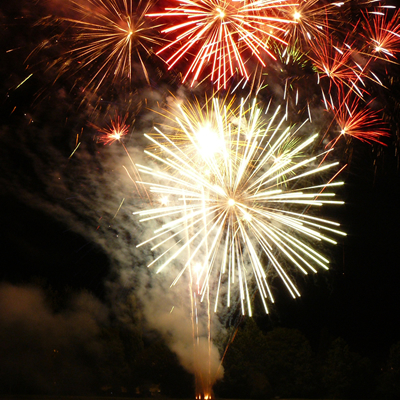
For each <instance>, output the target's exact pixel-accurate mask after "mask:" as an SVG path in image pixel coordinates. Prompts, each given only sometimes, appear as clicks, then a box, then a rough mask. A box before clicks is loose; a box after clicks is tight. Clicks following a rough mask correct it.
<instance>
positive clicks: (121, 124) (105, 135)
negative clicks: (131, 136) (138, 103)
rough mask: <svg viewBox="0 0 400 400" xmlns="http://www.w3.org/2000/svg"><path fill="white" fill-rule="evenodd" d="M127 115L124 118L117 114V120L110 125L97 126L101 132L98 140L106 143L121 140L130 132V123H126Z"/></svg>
mask: <svg viewBox="0 0 400 400" xmlns="http://www.w3.org/2000/svg"><path fill="white" fill-rule="evenodd" d="M127 117H128V115H126V116H125V117H124V118H121V117H120V116H118V115H117V116H116V118H115V120H112V121H111V122H110V125H109V126H107V127H106V128H97V127H95V128H97V130H98V132H99V133H100V136H99V138H98V141H99V142H101V143H103V144H105V145H107V144H108V145H110V144H112V143H114V142H115V141H118V142H119V141H121V139H122V138H123V137H124V136H125V135H127V134H128V132H129V125H127V124H126V120H127Z"/></svg>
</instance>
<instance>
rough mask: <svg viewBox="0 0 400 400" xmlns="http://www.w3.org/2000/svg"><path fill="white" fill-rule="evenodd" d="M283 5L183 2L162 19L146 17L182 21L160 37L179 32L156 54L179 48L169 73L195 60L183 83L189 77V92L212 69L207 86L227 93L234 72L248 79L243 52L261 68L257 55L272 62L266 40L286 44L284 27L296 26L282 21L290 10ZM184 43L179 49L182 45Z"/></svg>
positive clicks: (282, 1)
mask: <svg viewBox="0 0 400 400" xmlns="http://www.w3.org/2000/svg"><path fill="white" fill-rule="evenodd" d="M293 4H294V3H289V2H287V1H286V0H279V1H278V0H263V1H253V2H247V1H243V2H242V1H231V0H204V1H200V0H183V1H180V2H179V5H178V6H177V7H172V8H166V9H165V12H162V13H150V14H147V15H148V16H149V17H162V18H171V17H172V18H176V17H178V18H181V17H184V18H185V19H184V20H183V22H181V23H177V24H176V25H173V26H171V27H169V28H166V29H164V30H163V31H162V32H163V33H171V32H175V31H178V32H182V33H180V34H178V36H177V37H176V39H175V40H173V41H172V42H171V43H170V44H168V45H167V46H165V47H163V48H162V49H161V50H159V51H158V52H157V54H161V53H163V52H164V51H166V50H168V49H170V48H173V47H176V46H179V49H178V50H177V51H176V52H175V53H173V54H172V56H170V57H169V58H168V59H167V60H166V63H167V64H168V66H169V69H171V68H172V67H173V66H174V65H175V64H176V63H178V62H179V61H181V60H182V58H183V57H186V56H187V55H189V54H190V51H194V52H197V53H196V54H195V56H194V60H193V61H192V63H191V65H190V67H189V68H188V70H187V72H186V75H185V76H184V78H183V82H185V81H186V80H187V78H188V76H189V75H190V74H193V78H192V84H191V85H192V86H193V85H194V83H195V81H196V80H198V78H199V75H200V73H201V72H202V71H203V70H204V69H205V68H206V67H207V65H211V80H212V81H215V82H216V84H217V87H218V88H220V87H224V88H226V87H227V82H228V80H229V79H230V78H231V77H232V76H233V75H234V74H235V69H236V68H238V70H239V74H240V75H241V76H244V77H245V78H246V79H248V78H249V74H248V71H247V68H246V66H245V63H246V58H245V57H246V56H245V55H244V53H245V52H249V53H250V54H251V55H252V56H254V57H255V58H257V59H258V61H259V62H260V63H261V64H262V65H263V66H265V62H264V61H263V59H262V53H263V52H264V53H266V54H268V55H269V56H270V57H272V58H273V59H275V56H274V55H273V54H272V53H271V51H270V50H269V47H270V46H269V44H268V41H269V40H270V39H272V40H275V41H279V42H281V43H285V44H286V42H285V41H284V40H283V39H282V38H281V36H282V35H283V33H284V32H285V29H284V28H283V26H284V25H287V24H290V23H295V22H294V21H293V20H292V19H286V18H284V17H282V9H283V8H285V7H289V6H292V5H293ZM182 43H183V44H182Z"/></svg>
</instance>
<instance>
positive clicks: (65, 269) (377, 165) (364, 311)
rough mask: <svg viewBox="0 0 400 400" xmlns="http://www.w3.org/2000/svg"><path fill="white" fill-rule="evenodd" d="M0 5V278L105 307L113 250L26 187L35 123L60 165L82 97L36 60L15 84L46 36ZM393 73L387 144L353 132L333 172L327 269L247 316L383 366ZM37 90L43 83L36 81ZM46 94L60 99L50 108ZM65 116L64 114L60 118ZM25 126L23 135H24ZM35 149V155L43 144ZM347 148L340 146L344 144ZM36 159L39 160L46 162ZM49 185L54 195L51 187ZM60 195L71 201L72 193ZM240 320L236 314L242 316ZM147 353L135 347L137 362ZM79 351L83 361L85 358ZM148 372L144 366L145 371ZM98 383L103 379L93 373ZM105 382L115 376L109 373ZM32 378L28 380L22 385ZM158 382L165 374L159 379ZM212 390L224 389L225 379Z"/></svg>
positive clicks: (397, 310) (393, 332)
mask: <svg viewBox="0 0 400 400" xmlns="http://www.w3.org/2000/svg"><path fill="white" fill-rule="evenodd" d="M2 7H4V5H2ZM0 12H1V14H0V17H1V26H2V38H1V42H0V43H1V54H2V55H1V66H0V77H1V94H0V96H1V97H0V101H1V120H0V126H1V133H0V134H1V136H0V146H2V148H1V150H0V157H1V159H0V174H1V178H0V183H1V194H0V206H1V209H0V210H1V211H0V238H1V240H0V254H1V259H2V261H1V267H0V282H2V284H3V285H7V284H12V285H14V286H15V287H17V288H20V287H24V285H29V287H35V288H40V290H42V291H43V293H45V295H44V297H45V298H47V299H48V298H49V293H52V295H50V297H52V296H53V301H54V304H56V306H54V304H53V306H54V309H56V310H57V309H58V310H64V309H68V307H69V306H67V305H66V304H67V303H68V302H69V301H70V298H71V296H72V295H71V293H81V292H82V291H85V292H89V293H90V296H92V297H93V298H95V299H97V300H96V301H99V302H100V303H101V304H103V305H105V306H106V308H112V306H111V305H110V297H109V294H110V290H109V286H107V285H108V282H110V281H111V282H113V281H115V279H114V275H115V270H114V269H113V267H112V263H111V260H110V258H111V257H110V255H109V254H107V253H106V252H105V251H104V250H103V249H102V248H101V247H100V246H99V245H98V244H96V243H94V242H92V241H90V240H88V239H87V237H85V236H84V235H82V234H80V233H79V232H74V230H73V229H71V226H69V225H68V224H66V223H65V221H60V218H58V216H57V215H55V214H54V213H53V212H52V211H51V210H49V211H48V212H46V210H45V209H43V208H40V207H38V203H37V202H33V203H34V204H32V203H31V196H30V195H29V194H31V195H32V196H33V197H35V196H36V195H37V194H38V193H41V191H42V190H44V187H42V182H41V180H40V178H39V177H38V176H37V174H36V173H35V169H36V168H38V165H35V163H34V161H35V157H34V156H35V154H33V155H32V152H33V153H34V152H35V151H38V152H39V151H40V145H37V143H38V142H40V140H41V138H40V136H39V135H38V133H40V131H41V129H43V132H45V133H44V134H45V135H47V136H48V135H49V132H50V130H51V129H52V128H53V129H54V131H57V133H56V134H55V136H54V142H53V145H54V146H55V147H57V148H63V146H65V147H66V149H67V150H65V151H64V159H60V160H59V162H60V164H62V166H63V167H62V169H60V170H62V171H65V169H68V155H69V154H70V152H71V149H73V145H72V144H73V143H74V140H75V138H74V135H71V127H72V128H73V129H75V131H77V130H79V128H77V127H79V126H80V125H85V122H84V121H82V120H81V115H82V113H81V109H79V110H80V111H79V112H75V110H76V107H77V106H76V102H75V99H74V97H75V94H74V92H73V91H71V92H69V93H68V94H67V95H66V96H65V97H62V98H63V101H62V103H60V100H59V99H60V98H61V97H60V91H61V90H65V87H67V85H68V84H69V81H68V80H65V81H63V79H61V80H60V81H58V82H56V83H55V84H53V85H47V83H46V82H47V80H48V77H46V76H45V75H42V74H41V73H40V72H37V71H36V72H35V73H34V76H33V77H31V78H30V79H29V80H28V81H27V82H26V83H24V84H23V85H22V86H21V87H19V88H16V86H17V85H18V82H21V81H22V80H23V79H24V78H25V77H26V76H28V75H29V74H30V70H29V69H27V67H26V62H25V59H26V57H27V54H29V52H30V51H31V50H32V49H33V48H35V46H36V45H37V43H38V42H39V41H40V40H41V39H42V38H41V37H40V35H43V36H44V37H45V36H46V33H43V32H39V33H37V36H35V35H34V34H33V33H34V32H35V34H36V32H37V31H35V30H34V29H33V28H32V22H33V21H34V19H35V18H34V17H35V15H34V14H35V13H34V12H32V10H31V9H29V8H28V7H27V5H26V4H25V3H23V2H15V4H13V5H7V9H5V8H3V10H1V11H0ZM36 12H37V13H38V10H36ZM24 19H26V22H25V21H24ZM14 49H15V50H14ZM9 50H13V51H9ZM396 68H397V67H396V66H393V69H392V75H394V76H397V74H398V71H399V70H398V68H397V69H396ZM39 69H40V68H39ZM396 85H398V84H396V83H394V86H393V87H390V88H389V89H388V91H390V92H391V96H392V99H393V104H392V108H391V109H390V110H389V111H388V110H386V112H390V114H391V117H390V118H389V123H390V124H391V129H392V132H391V137H390V138H388V139H387V140H386V142H387V146H386V147H383V146H376V145H373V146H370V145H368V144H363V143H361V142H356V143H353V144H352V146H351V162H350V164H349V166H348V167H347V169H346V170H345V171H344V173H343V174H342V176H343V179H344V180H345V182H346V184H345V187H344V188H343V189H342V190H341V192H340V196H341V198H343V199H344V200H345V206H343V207H341V208H340V209H337V210H335V211H333V216H334V218H335V219H336V220H338V221H340V222H341V224H342V227H343V230H344V231H346V232H347V234H348V236H347V237H346V238H345V239H343V240H340V242H339V244H338V245H337V247H336V248H335V249H333V250H331V251H332V254H331V259H332V260H333V262H332V268H331V270H330V271H329V272H321V273H319V274H318V275H316V276H308V277H307V278H304V279H303V280H300V281H299V286H300V289H301V293H302V297H301V298H299V299H296V300H292V299H290V298H289V296H287V294H286V293H285V292H283V291H282V292H279V294H278V296H277V302H276V305H274V306H273V308H272V311H271V314H270V315H268V316H264V315H263V314H262V313H257V314H256V317H255V318H254V320H255V321H256V323H257V326H258V328H259V329H261V331H262V332H263V333H267V332H271V331H272V330H273V329H274V328H278V327H284V328H290V329H298V330H299V331H300V332H301V333H302V334H303V335H304V336H305V337H306V338H307V340H308V341H309V342H310V345H311V348H312V349H313V351H315V352H316V353H317V352H318V349H320V347H321V346H322V344H323V343H324V340H327V341H328V342H332V340H333V339H335V338H338V337H341V338H343V339H344V340H345V342H346V343H347V344H348V345H349V347H350V348H351V350H352V351H354V352H356V353H358V354H360V355H361V356H365V357H368V358H369V359H370V360H371V361H372V362H373V363H374V368H375V369H376V370H378V369H384V368H386V366H387V364H386V363H387V360H388V357H389V349H390V347H391V346H393V345H394V344H395V343H397V342H399V341H400V327H399V323H398V321H399V315H400V301H399V278H400V272H399V270H400V262H399V247H400V242H399V241H400V233H399V232H400V229H399V226H400V202H399V199H400V179H399V178H400V176H399V168H398V162H399V155H398V142H397V130H396V129H397V127H396V124H395V123H393V121H395V120H397V119H398V118H399V117H400V115H399V114H398V110H397V109H398V107H397V106H396V104H395V103H396V102H397V101H398V98H396V93H398V87H396ZM43 91H44V92H45V94H42V93H41V92H43ZM57 96H58V97H57ZM55 99H58V101H59V103H57V104H58V107H57V109H56V110H55V106H54V105H55ZM383 104H384V103H383ZM46 115H47V117H46ZM67 117H68V118H67ZM31 118H33V119H36V118H37V119H38V120H39V121H40V122H39V125H35V124H33V123H31V122H30V119H31ZM67 119H68V122H65V121H66V120H67ZM24 136H25V137H26V138H27V139H26V141H24V142H22V141H21V138H23V137H24ZM30 142H32V143H35V145H34V146H33V147H32V149H33V150H32V152H28V151H27V149H29V148H30V147H29V146H30ZM46 143H48V142H46ZM87 148H88V149H89V150H90V149H92V148H94V150H93V152H94V153H96V151H97V150H96V149H95V144H93V139H92V138H91V137H90V135H89V137H88V139H87ZM347 151H349V150H347ZM46 154H47V153H46ZM36 155H37V156H38V157H42V155H41V154H40V153H36ZM346 157H347V158H349V157H348V154H347V155H346ZM41 165H47V164H46V162H44V163H43V164H41ZM48 165H52V163H51V162H49V163H48ZM49 172H51V171H49ZM16 180H18V182H16ZM16 183H18V184H16ZM21 188H23V190H21ZM47 195H48V194H47ZM41 196H42V195H38V196H37V197H38V198H40V197H41ZM48 196H49V199H50V200H51V195H48ZM69 207H74V205H73V204H70V203H69ZM115 240H117V239H115ZM3 287H4V286H3ZM277 288H278V289H279V284H277ZM46 296H47V297H46ZM4 298H5V297H4ZM10 298H14V297H10ZM21 298H22V297H21ZM2 304H7V303H6V302H3V303H2ZM68 304H69V303H68ZM57 307H58V308H57ZM1 312H3V310H2V311H0V313H1ZM114 317H115V316H114ZM111 319H112V318H111ZM239 320H240V319H239V318H232V321H233V326H234V327H236V326H238V324H239ZM240 321H241V322H240V323H241V324H242V325H245V322H244V321H242V320H240ZM235 324H236V325H235ZM111 325H112V324H111ZM242 325H240V326H242ZM138 326H139V323H138ZM10 332H14V330H10ZM152 335H153V333H150V332H145V333H144V336H143V335H142V334H141V336H140V337H141V339H140V341H141V343H142V344H141V346H143V349H145V350H146V349H147V350H146V351H148V352H149V353H151V352H157V346H163V345H162V344H160V343H162V340H161V339H160V338H158V337H157V335H155V336H152ZM119 336H121V335H119ZM326 338H329V339H326ZM5 340H6V341H7V340H9V341H10V345H13V344H12V343H13V342H12V340H11V339H10V338H8V339H7V337H5ZM6 343H7V342H6ZM124 343H125V342H124ZM154 343H156V344H154ZM3 344H4V343H3ZM152 346H155V347H152ZM162 349H163V351H164V352H165V353H162V352H161V354H165V358H168V357H171V354H170V353H168V351H169V350H168V349H166V348H164V347H162ZM3 351H4V349H3ZM141 351H142V350H141ZM159 353H160V351H159ZM135 354H136V355H137V354H139V353H135ZM19 357H20V358H17V357H15V359H16V360H20V362H21V363H23V362H24V357H23V356H21V354H19ZM146 357H148V358H146ZM151 357H153V356H149V355H147V356H143V359H142V360H144V361H143V365H145V364H146V363H147V362H148V359H151ZM0 359H1V357H0ZM0 362H1V361H0ZM74 362H77V361H76V360H75V361H74ZM85 362H86V361H82V363H83V364H84V363H85ZM71 363H72V361H71ZM174 363H175V364H174V366H173V367H174V368H176V369H177V370H178V369H179V368H180V367H179V366H178V363H177V360H174ZM2 367H3V370H2V371H3V372H2V373H5V372H4V371H5V368H7V366H6V365H3V366H2ZM153 367H154V368H156V367H155V366H154V365H153ZM130 368H134V367H132V366H131V367H130ZM157 368H159V369H160V371H161V372H159V373H158V375H157V374H155V375H154V376H152V380H153V381H155V383H157V380H158V381H162V382H165V381H166V379H164V378H165V370H163V368H167V369H168V368H171V367H170V366H168V365H167V366H165V365H163V364H162V362H161V361H160V362H159V363H158V364H157ZM150 369H151V367H149V369H148V370H146V371H149V370H150ZM50 370H51V368H50ZM148 374H149V376H150V375H151V374H152V373H150V372H148ZM163 374H164V375H163ZM176 374H177V375H176V376H180V377H182V376H185V379H187V381H188V382H189V383H187V384H186V386H185V390H186V392H185V390H183V392H185V394H186V393H190V390H191V389H190V388H191V385H192V382H191V378H190V377H188V376H187V375H185V373H184V372H183V370H182V369H179V371H178V372H176ZM106 375H107V374H106ZM160 376H163V378H160ZM113 379H114V378H113ZM143 380H144V378H143ZM17 381H18V379H17V378H15V382H17ZM136 383H137V382H136ZM96 385H97V386H100V384H98V383H97V382H96V384H94V386H96ZM112 385H114V387H116V386H118V383H115V382H114V383H113V384H112ZM112 385H108V386H110V387H112ZM34 386H35V385H31V386H29V385H27V386H26V392H29V391H30V390H31V389H30V388H31V387H34ZM97 386H96V387H97ZM106 386H107V385H106ZM108 386H107V387H108ZM119 386H121V385H119ZM172 386H173V388H174V389H171V388H169V389H165V393H172V394H174V395H177V393H178V392H179V391H177V390H176V385H175V386H174V385H172ZM16 387H17V386H10V387H9V388H4V387H3V388H0V391H3V392H4V391H5V392H13V390H15V388H16ZM164 387H167V385H166V384H164ZM187 388H189V389H187ZM35 390H36V389H35ZM35 390H33V389H32V391H35ZM106 390H107V389H106ZM133 390H134V389H132V391H133ZM168 390H169V391H168ZM174 390H175V392H174ZM38 391H40V390H38ZM49 391H50V389H49ZM220 391H221V393H224V390H223V389H220ZM76 392H79V390H77V391H76ZM225 392H226V391H225ZM178 394H179V393H178ZM230 394H231V393H230ZM231 395H232V394H231Z"/></svg>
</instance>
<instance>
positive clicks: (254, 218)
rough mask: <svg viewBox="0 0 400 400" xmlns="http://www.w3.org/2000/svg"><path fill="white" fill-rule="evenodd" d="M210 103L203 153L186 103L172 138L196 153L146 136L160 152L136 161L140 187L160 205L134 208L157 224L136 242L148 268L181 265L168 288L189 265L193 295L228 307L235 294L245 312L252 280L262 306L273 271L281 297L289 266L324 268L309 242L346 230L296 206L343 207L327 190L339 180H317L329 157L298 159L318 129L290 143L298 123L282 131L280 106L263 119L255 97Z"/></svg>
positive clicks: (270, 297) (161, 135)
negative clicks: (145, 250)
mask: <svg viewBox="0 0 400 400" xmlns="http://www.w3.org/2000/svg"><path fill="white" fill-rule="evenodd" d="M209 101H210V102H211V105H209V106H208V109H207V116H208V118H209V119H210V122H209V124H207V125H206V127H205V128H204V129H206V130H207V132H208V140H207V146H206V147H207V149H206V151H205V150H204V144H203V143H202V140H203V139H201V138H202V136H203V134H204V129H200V126H201V125H202V124H204V119H203V120H201V121H199V123H198V124H194V123H193V120H194V118H193V115H187V110H188V109H189V110H190V109H191V106H187V107H178V109H180V115H176V124H177V126H178V128H177V129H178V131H179V132H180V135H182V136H181V141H182V140H183V136H185V137H186V142H187V144H188V145H189V144H190V145H191V146H193V148H194V149H195V150H194V151H195V153H196V154H197V156H194V155H193V154H190V153H188V152H187V151H186V150H183V149H184V147H182V142H181V143H180V144H179V146H178V145H177V144H176V143H174V141H173V135H172V136H171V137H169V136H168V135H166V134H164V133H163V132H162V131H161V130H159V129H158V128H156V129H157V131H158V132H157V135H158V136H157V138H154V137H152V136H150V135H146V137H147V138H148V139H149V141H150V142H151V143H152V145H153V146H154V148H158V149H159V151H158V152H157V151H146V152H147V155H148V156H149V157H151V158H152V159H153V160H154V161H156V162H157V163H158V164H159V166H160V168H157V169H153V168H151V167H148V166H143V165H140V166H138V169H139V171H140V172H141V173H142V176H146V177H149V180H148V181H146V180H145V181H144V182H141V183H142V184H144V185H146V186H148V187H149V188H150V192H151V193H152V194H153V196H159V197H160V198H163V199H164V202H163V203H164V205H162V206H160V207H157V208H152V209H148V210H144V211H140V212H138V213H137V214H139V215H140V217H141V222H142V223H146V222H147V221H153V222H154V221H157V222H159V228H158V229H156V230H155V231H154V236H153V237H151V238H149V239H147V240H145V241H144V242H143V243H141V244H139V245H138V246H142V245H145V244H147V243H149V242H151V243H152V244H153V246H152V251H154V252H156V254H157V256H156V257H155V259H154V260H153V261H152V262H151V263H150V264H149V265H148V266H149V267H152V266H156V272H157V273H160V272H162V271H163V269H164V268H166V267H168V265H169V264H171V263H175V264H176V263H177V262H179V260H181V261H182V262H181V265H182V268H181V269H180V272H179V273H178V274H177V276H176V279H175V280H174V281H173V282H172V285H175V284H176V283H177V282H178V280H179V278H180V277H181V276H182V274H183V273H185V271H187V270H188V269H189V268H192V267H193V265H196V270H197V275H196V276H197V278H196V279H197V281H196V284H197V285H198V288H199V289H198V290H199V295H200V296H201V298H204V296H205V295H206V293H207V291H208V290H210V291H212V293H213V296H214V301H215V306H214V309H215V310H217V307H218V304H219V302H220V300H223V301H221V303H224V304H226V305H227V306H230V305H231V301H232V299H236V297H235V296H237V295H238V296H239V301H240V304H241V309H242V312H243V313H247V314H249V315H251V314H252V310H251V301H250V297H251V295H250V292H251V283H252V282H253V281H255V282H256V285H257V288H258V290H259V293H260V297H261V299H262V302H263V305H264V308H265V311H266V312H268V306H267V301H274V300H273V295H272V291H271V287H270V278H271V276H273V275H275V276H279V277H280V278H281V280H282V281H283V283H284V284H285V286H286V288H287V289H288V291H289V292H290V294H291V295H292V296H293V297H297V296H299V295H300V293H299V291H298V289H297V287H296V285H295V283H294V282H293V279H292V278H291V272H290V271H291V270H292V267H295V268H296V269H298V270H299V271H301V272H303V273H304V274H307V273H308V272H316V271H317V269H318V268H323V269H328V264H329V260H328V259H327V258H326V257H325V256H324V255H322V254H321V253H320V250H319V249H318V244H319V243H320V242H328V243H333V244H334V243H336V241H335V240H334V239H333V238H332V237H331V236H336V235H345V233H343V232H341V231H340V230H339V229H338V226H339V224H338V223H336V222H334V221H330V220H328V219H324V218H321V217H319V216H317V215H316V214H315V213H313V212H311V211H309V212H307V213H305V212H304V211H305V209H306V208H309V209H311V210H313V209H318V208H321V206H323V205H325V204H335V205H337V204H342V203H343V202H341V201H338V200H335V199H334V196H335V194H334V193H333V192H332V191H331V189H333V188H334V187H335V186H339V185H341V184H342V182H330V183H324V180H323V175H324V171H329V170H332V169H336V167H337V164H338V163H336V162H334V163H330V164H324V165H320V166H318V160H319V159H320V158H321V157H322V156H323V155H322V154H321V155H317V156H311V157H310V156H307V155H306V153H307V152H308V151H309V150H310V147H311V146H312V144H313V143H314V142H315V140H316V138H317V135H316V134H313V135H310V136H308V137H304V136H301V137H300V138H299V139H298V140H297V139H296V137H297V135H298V132H299V130H300V129H304V124H302V125H301V126H300V127H298V128H297V129H291V128H290V127H285V126H284V123H285V121H286V115H283V116H281V115H280V112H279V108H278V109H277V110H276V111H275V112H274V113H272V115H271V116H269V117H267V116H265V115H264V114H263V112H262V110H261V108H259V107H258V106H257V104H256V100H253V101H252V102H251V103H250V102H244V101H243V100H242V101H241V102H240V104H239V105H238V106H237V107H234V106H232V103H231V106H229V107H228V106H227V105H226V104H225V103H224V101H221V102H220V101H219V99H218V98H216V97H214V98H213V99H211V100H209ZM210 117H211V118H210ZM332 175H333V173H332ZM187 232H189V233H187ZM188 253H190V257H186V254H188ZM222 298H223V299H222Z"/></svg>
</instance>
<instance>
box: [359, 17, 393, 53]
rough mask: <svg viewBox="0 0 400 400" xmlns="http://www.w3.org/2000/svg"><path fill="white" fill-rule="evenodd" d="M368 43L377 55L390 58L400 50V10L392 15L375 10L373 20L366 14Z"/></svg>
mask: <svg viewBox="0 0 400 400" xmlns="http://www.w3.org/2000/svg"><path fill="white" fill-rule="evenodd" d="M364 20H365V28H366V34H365V35H364V37H365V38H366V40H367V45H368V47H369V48H370V51H372V53H373V54H374V55H376V56H377V57H382V58H386V59H389V58H390V57H391V58H393V57H395V55H396V53H399V52H400V10H398V11H396V12H395V13H394V14H393V16H392V17H390V16H389V14H388V12H385V13H382V12H379V11H375V12H374V18H373V20H372V22H371V21H370V19H369V18H368V15H366V14H364Z"/></svg>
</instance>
